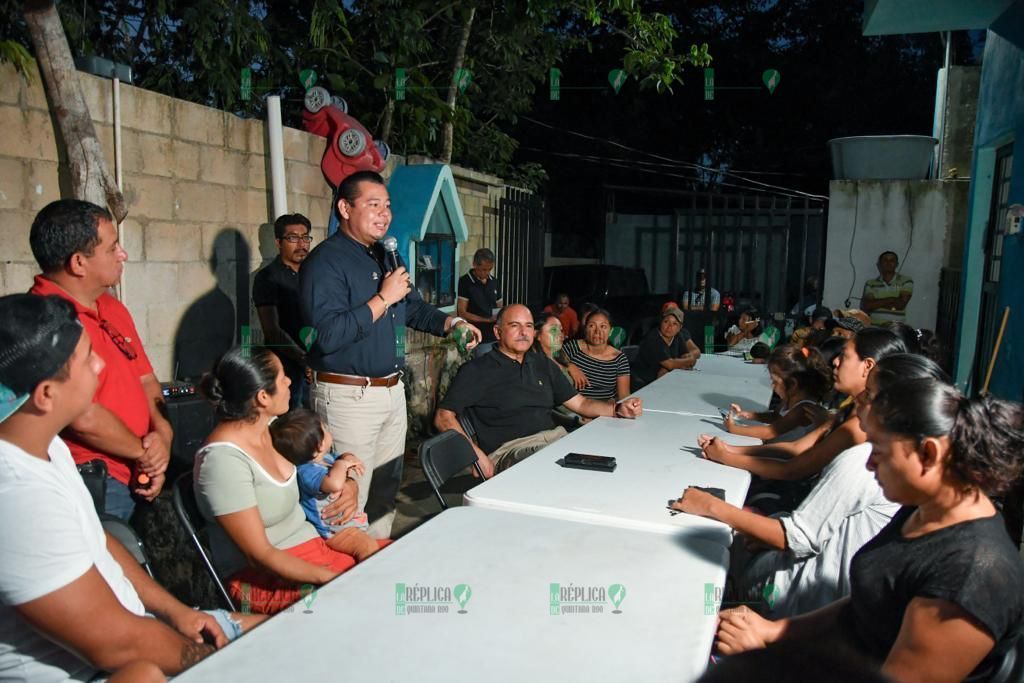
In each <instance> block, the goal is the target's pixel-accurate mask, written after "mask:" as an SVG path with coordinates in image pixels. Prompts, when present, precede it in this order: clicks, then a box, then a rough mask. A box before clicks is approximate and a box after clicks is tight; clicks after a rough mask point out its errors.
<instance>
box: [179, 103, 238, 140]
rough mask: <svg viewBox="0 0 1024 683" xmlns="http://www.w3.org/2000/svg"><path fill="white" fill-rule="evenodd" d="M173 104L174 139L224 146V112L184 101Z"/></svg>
mask: <svg viewBox="0 0 1024 683" xmlns="http://www.w3.org/2000/svg"><path fill="white" fill-rule="evenodd" d="M173 102H174V134H175V136H176V137H179V138H182V139H184V140H192V141H194V142H202V143H204V144H207V145H213V146H215V147H221V146H223V145H224V117H225V114H224V112H222V111H218V110H217V109H212V108H210V107H204V106H202V105H199V104H194V103H192V102H186V101H184V100H173Z"/></svg>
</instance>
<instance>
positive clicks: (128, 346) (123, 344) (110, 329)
mask: <svg viewBox="0 0 1024 683" xmlns="http://www.w3.org/2000/svg"><path fill="white" fill-rule="evenodd" d="M100 329H101V330H103V332H104V333H105V334H106V335H107V336H108V337H110V340H111V341H112V342H114V346H116V347H117V348H118V350H119V351H120V352H121V353H123V354H124V355H125V357H126V358H127V359H128V360H135V359H136V358H138V357H139V354H137V353H136V352H135V349H134V348H133V347H132V342H131V340H130V339H128V337H126V336H124V335H123V334H121V333H120V332H118V331H117V328H116V327H114V326H113V325H111V324H110V321H109V320H100Z"/></svg>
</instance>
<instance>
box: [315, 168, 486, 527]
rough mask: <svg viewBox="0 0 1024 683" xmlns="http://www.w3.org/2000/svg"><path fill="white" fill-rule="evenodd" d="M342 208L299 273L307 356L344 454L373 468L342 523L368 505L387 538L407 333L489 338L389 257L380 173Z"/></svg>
mask: <svg viewBox="0 0 1024 683" xmlns="http://www.w3.org/2000/svg"><path fill="white" fill-rule="evenodd" d="M334 209H335V210H336V211H337V212H338V218H339V229H338V232H337V233H335V234H334V235H332V236H331V237H329V238H328V239H327V240H325V241H324V242H323V243H322V244H321V245H320V246H318V247H317V248H316V249H314V250H313V251H312V253H311V254H310V255H309V256H308V257H307V259H306V262H305V263H304V264H303V266H302V269H301V271H300V273H299V276H300V277H299V302H300V306H301V309H302V317H303V319H304V320H305V321H306V322H307V323H308V324H309V325H311V326H312V327H313V330H314V334H315V337H314V339H315V341H314V342H313V344H312V346H311V348H310V353H309V356H308V357H309V365H310V367H311V368H312V369H313V374H314V384H313V409H314V410H315V411H316V412H317V413H318V414H319V415H320V417H321V418H322V419H323V420H324V422H326V423H327V425H328V428H329V429H330V431H331V435H332V436H333V437H334V442H335V448H336V450H337V451H338V452H339V453H342V452H346V451H349V452H352V453H355V454H356V455H357V456H358V457H359V458H360V459H362V460H363V462H364V463H366V473H365V474H364V475H363V476H362V477H359V478H358V479H356V480H355V481H354V482H351V481H350V482H349V483H348V484H347V485H346V487H345V489H344V491H343V492H342V495H341V500H342V502H343V507H342V510H343V516H344V517H345V518H347V517H350V516H351V515H352V514H353V513H355V512H357V511H360V510H365V509H366V506H367V502H369V503H370V511H369V514H370V517H371V523H370V529H369V532H370V534H371V535H372V536H374V537H377V538H388V537H390V535H391V525H392V522H393V521H394V516H395V497H396V495H397V494H398V489H399V486H400V484H401V481H402V455H403V453H404V452H405V433H406V426H407V417H406V409H405V388H404V385H403V384H402V379H401V378H402V368H403V367H404V366H405V331H406V327H411V328H413V329H415V330H420V331H423V332H430V333H431V334H434V335H436V336H443V335H445V334H447V333H449V332H451V331H453V330H454V329H455V328H457V327H460V326H462V327H465V328H466V333H468V334H471V335H472V339H471V340H470V342H469V344H468V345H467V346H468V348H473V347H474V346H476V344H477V343H479V341H480V330H478V329H477V328H476V327H474V326H473V325H471V324H469V323H467V322H466V321H465V320H463V319H462V318H458V317H453V316H448V315H446V314H445V313H443V312H441V311H439V310H438V309H436V308H434V307H433V306H431V305H430V304H427V303H424V301H423V300H422V299H421V298H420V296H419V294H418V293H417V292H416V290H415V289H413V288H412V285H411V283H410V280H409V273H408V272H407V271H406V269H405V267H404V265H403V264H402V262H401V258H400V257H399V256H398V254H397V253H396V252H394V251H392V252H390V253H385V250H384V247H383V246H382V245H381V244H380V240H382V239H383V238H384V236H385V235H386V234H387V231H388V227H389V226H390V224H391V202H390V198H389V196H388V191H387V188H386V187H385V185H384V180H383V178H381V176H380V175H379V174H377V173H374V172H372V171H360V172H357V173H354V174H352V175H350V176H348V177H347V178H345V179H344V180H343V181H342V182H341V184H340V185H339V186H338V191H337V193H336V195H335V206H334ZM374 517H376V519H374Z"/></svg>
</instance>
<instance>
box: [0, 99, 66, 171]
mask: <svg viewBox="0 0 1024 683" xmlns="http://www.w3.org/2000/svg"><path fill="white" fill-rule="evenodd" d="M0 130H2V131H4V134H3V135H0V156H9V157H21V158H25V159H42V160H44V161H57V138H56V137H55V136H54V130H53V122H52V121H51V120H50V115H49V113H48V112H45V111H38V110H34V109H32V110H29V109H26V110H22V109H19V108H18V107H11V106H2V107H0Z"/></svg>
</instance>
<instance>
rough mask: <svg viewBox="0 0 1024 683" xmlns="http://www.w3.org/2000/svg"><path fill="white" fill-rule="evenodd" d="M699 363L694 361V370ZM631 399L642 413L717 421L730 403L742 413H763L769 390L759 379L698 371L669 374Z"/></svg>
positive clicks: (769, 398) (769, 395) (766, 384)
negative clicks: (637, 402) (640, 404)
mask: <svg viewBox="0 0 1024 683" xmlns="http://www.w3.org/2000/svg"><path fill="white" fill-rule="evenodd" d="M701 360H703V356H702V357H701ZM700 363H701V361H697V364H698V368H699V367H700ZM765 378H767V374H766V375H765ZM633 396H638V397H640V398H642V399H643V401H644V409H645V410H650V411H656V412H673V413H681V414H686V415H698V416H703V417H720V415H719V410H728V409H729V405H730V404H732V403H738V404H739V405H740V406H741V407H742V408H743V409H744V410H755V411H764V410H767V409H768V402H769V401H770V400H771V396H772V390H771V386H770V385H769V384H768V383H766V381H765V382H762V381H761V380H760V379H753V378H744V377H735V376H729V375H716V374H713V373H712V372H710V371H704V370H699V369H698V370H672V371H671V372H667V373H665V374H664V375H662V376H661V377H659V378H658V379H656V380H655V381H653V382H651V383H650V384H648V385H647V386H645V387H644V388H642V389H640V390H639V391H637V392H636V393H635V394H633Z"/></svg>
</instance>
